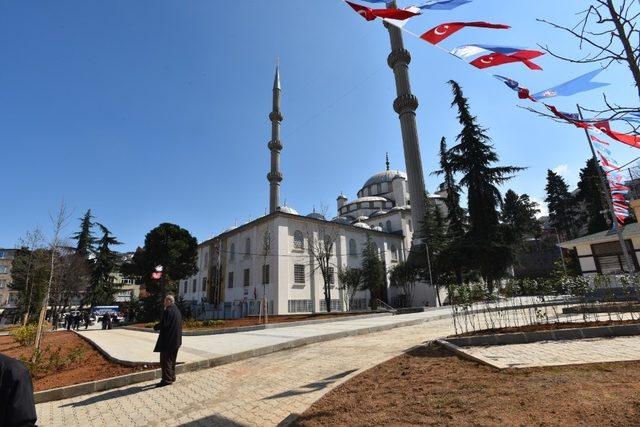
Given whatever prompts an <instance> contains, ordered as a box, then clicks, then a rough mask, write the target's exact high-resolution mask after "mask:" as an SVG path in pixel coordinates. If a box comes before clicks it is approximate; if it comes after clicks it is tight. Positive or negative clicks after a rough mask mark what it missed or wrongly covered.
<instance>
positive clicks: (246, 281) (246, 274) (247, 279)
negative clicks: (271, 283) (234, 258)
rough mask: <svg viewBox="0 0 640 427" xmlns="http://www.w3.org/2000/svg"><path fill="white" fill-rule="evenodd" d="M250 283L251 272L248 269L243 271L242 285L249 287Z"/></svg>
mask: <svg viewBox="0 0 640 427" xmlns="http://www.w3.org/2000/svg"><path fill="white" fill-rule="evenodd" d="M250 283H251V270H249V269H248V268H245V269H244V283H243V284H244V285H245V286H249V284H250Z"/></svg>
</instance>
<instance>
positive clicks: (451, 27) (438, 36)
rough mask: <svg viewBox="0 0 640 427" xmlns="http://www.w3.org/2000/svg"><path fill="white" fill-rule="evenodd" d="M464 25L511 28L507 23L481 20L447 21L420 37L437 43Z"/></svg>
mask: <svg viewBox="0 0 640 427" xmlns="http://www.w3.org/2000/svg"><path fill="white" fill-rule="evenodd" d="M464 27H480V28H493V29H497V30H507V29H509V28H511V27H510V26H508V25H503V24H491V23H489V22H483V21H474V22H448V23H446V24H442V25H438V26H437V27H435V28H432V29H430V30H429V31H427V32H426V33H424V34H423V35H421V36H420V38H421V39H422V40H425V41H427V42H429V43H431V44H438V43H440V42H441V41H442V40H444V39H446V38H447V37H449V36H451V35H453V34H454V33H456V32H458V31H460V30H461V29H463V28H464Z"/></svg>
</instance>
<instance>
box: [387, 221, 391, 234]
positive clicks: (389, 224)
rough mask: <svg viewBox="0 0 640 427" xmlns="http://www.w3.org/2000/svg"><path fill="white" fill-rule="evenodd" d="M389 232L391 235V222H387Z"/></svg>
mask: <svg viewBox="0 0 640 427" xmlns="http://www.w3.org/2000/svg"><path fill="white" fill-rule="evenodd" d="M387 231H388V232H389V233H391V220H387Z"/></svg>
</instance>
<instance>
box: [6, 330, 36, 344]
mask: <svg viewBox="0 0 640 427" xmlns="http://www.w3.org/2000/svg"><path fill="white" fill-rule="evenodd" d="M37 331H38V325H27V326H22V327H20V328H16V329H13V330H12V331H11V336H12V337H13V339H14V340H16V342H17V343H18V344H20V345H21V346H22V347H26V346H28V345H33V343H35V342H36V333H37Z"/></svg>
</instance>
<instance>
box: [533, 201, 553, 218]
mask: <svg viewBox="0 0 640 427" xmlns="http://www.w3.org/2000/svg"><path fill="white" fill-rule="evenodd" d="M531 201H533V202H536V203H537V204H538V209H540V213H539V214H538V215H536V216H537V217H538V218H540V217H543V216H549V208H548V207H547V204H546V203H545V202H544V199H539V198H537V197H531Z"/></svg>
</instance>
